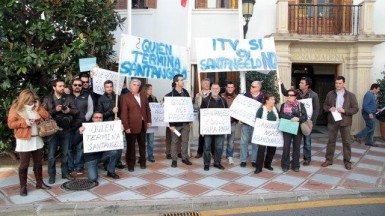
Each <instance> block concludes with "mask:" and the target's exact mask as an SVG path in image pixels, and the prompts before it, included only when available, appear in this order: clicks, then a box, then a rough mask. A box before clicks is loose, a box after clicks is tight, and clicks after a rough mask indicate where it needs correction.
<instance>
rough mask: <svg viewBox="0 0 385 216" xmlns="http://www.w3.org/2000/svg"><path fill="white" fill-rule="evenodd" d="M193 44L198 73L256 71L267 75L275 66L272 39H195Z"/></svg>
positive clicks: (275, 58)
mask: <svg viewBox="0 0 385 216" xmlns="http://www.w3.org/2000/svg"><path fill="white" fill-rule="evenodd" d="M195 42H196V53H197V63H198V71H199V72H200V73H202V72H229V71H258V72H262V73H265V74H267V73H269V72H270V71H271V70H276V69H277V66H278V64H277V57H276V52H275V45H274V38H263V39H262V38H261V39H244V40H240V39H228V38H197V39H196V41H195Z"/></svg>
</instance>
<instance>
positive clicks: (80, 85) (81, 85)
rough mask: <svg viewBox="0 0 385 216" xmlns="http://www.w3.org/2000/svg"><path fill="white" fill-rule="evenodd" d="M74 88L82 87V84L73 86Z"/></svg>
mask: <svg viewBox="0 0 385 216" xmlns="http://www.w3.org/2000/svg"><path fill="white" fill-rule="evenodd" d="M72 86H74V87H82V84H73V85H72Z"/></svg>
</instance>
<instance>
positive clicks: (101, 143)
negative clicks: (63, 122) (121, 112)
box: [83, 120, 124, 153]
mask: <svg viewBox="0 0 385 216" xmlns="http://www.w3.org/2000/svg"><path fill="white" fill-rule="evenodd" d="M83 127H84V128H85V129H84V132H83V148H84V153H91V152H101V151H109V150H117V149H123V148H124V145H123V131H122V122H121V121H120V120H119V121H105V122H92V123H83Z"/></svg>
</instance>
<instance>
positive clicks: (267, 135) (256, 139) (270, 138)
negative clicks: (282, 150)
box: [251, 118, 283, 147]
mask: <svg viewBox="0 0 385 216" xmlns="http://www.w3.org/2000/svg"><path fill="white" fill-rule="evenodd" d="M278 127H279V121H268V120H264V119H260V118H257V119H256V120H255V124H254V132H253V137H252V139H251V143H253V144H258V145H264V146H275V147H282V146H283V135H282V132H281V131H279V130H278Z"/></svg>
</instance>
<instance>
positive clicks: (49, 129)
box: [37, 116, 59, 137]
mask: <svg viewBox="0 0 385 216" xmlns="http://www.w3.org/2000/svg"><path fill="white" fill-rule="evenodd" d="M37 130H38V134H39V136H40V137H47V136H51V135H53V134H55V133H56V132H57V131H58V130H59V126H57V124H56V121H55V120H54V119H52V117H51V116H49V117H48V118H47V119H46V120H44V121H41V122H40V123H39V124H38V125H37Z"/></svg>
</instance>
